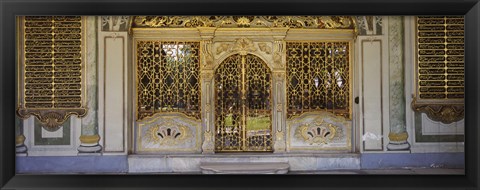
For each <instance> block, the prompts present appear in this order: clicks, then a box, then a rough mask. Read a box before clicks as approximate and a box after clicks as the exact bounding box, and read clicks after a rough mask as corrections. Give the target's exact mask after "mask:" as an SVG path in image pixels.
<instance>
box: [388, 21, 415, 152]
mask: <svg viewBox="0 0 480 190" xmlns="http://www.w3.org/2000/svg"><path fill="white" fill-rule="evenodd" d="M403 36H404V29H403V17H401V16H391V17H389V21H388V40H389V47H388V49H389V68H390V71H389V76H390V82H389V83H390V89H389V90H390V101H389V102H390V110H389V111H390V112H389V113H390V132H389V134H388V138H389V140H390V141H389V143H388V145H387V149H388V150H390V151H396V150H409V149H410V144H409V143H408V141H407V139H408V133H407V128H406V126H405V120H406V116H405V85H404V81H405V80H404V76H405V74H404V72H405V69H404V57H403V50H404V47H403V46H404V45H403V44H404V43H403V41H404V37H403Z"/></svg>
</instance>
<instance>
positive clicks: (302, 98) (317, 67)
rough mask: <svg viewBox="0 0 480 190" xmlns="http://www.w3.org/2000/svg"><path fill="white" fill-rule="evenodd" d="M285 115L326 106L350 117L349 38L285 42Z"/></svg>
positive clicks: (327, 108)
mask: <svg viewBox="0 0 480 190" xmlns="http://www.w3.org/2000/svg"><path fill="white" fill-rule="evenodd" d="M286 51H287V52H286V53H287V69H286V71H287V72H286V73H287V109H288V110H287V111H288V118H291V117H292V116H295V115H300V114H302V113H305V112H312V111H319V110H326V111H329V112H332V113H335V114H337V115H342V116H344V117H346V118H350V117H351V80H350V78H351V77H350V42H287V50H286Z"/></svg>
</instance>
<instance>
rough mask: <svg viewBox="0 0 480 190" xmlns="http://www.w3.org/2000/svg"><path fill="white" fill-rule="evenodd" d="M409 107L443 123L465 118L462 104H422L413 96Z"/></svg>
mask: <svg viewBox="0 0 480 190" xmlns="http://www.w3.org/2000/svg"><path fill="white" fill-rule="evenodd" d="M411 107H412V109H413V110H414V111H417V112H421V113H425V114H427V116H428V118H430V119H432V120H434V121H439V122H442V123H445V124H450V123H453V122H457V121H460V120H462V119H463V118H465V114H464V112H465V106H464V104H432V103H430V104H424V103H418V102H417V98H413V101H412V104H411Z"/></svg>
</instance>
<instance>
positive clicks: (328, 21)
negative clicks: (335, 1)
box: [132, 16, 355, 29]
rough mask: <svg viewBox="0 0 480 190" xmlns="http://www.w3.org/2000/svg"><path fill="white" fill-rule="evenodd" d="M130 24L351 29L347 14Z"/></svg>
mask: <svg viewBox="0 0 480 190" xmlns="http://www.w3.org/2000/svg"><path fill="white" fill-rule="evenodd" d="M132 27H133V28H195V27H225V28H265V27H267V28H278V27H289V28H310V29H355V20H354V18H353V17H351V16H136V17H134V18H133V22H132Z"/></svg>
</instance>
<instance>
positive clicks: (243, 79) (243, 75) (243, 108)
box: [242, 55, 247, 151]
mask: <svg viewBox="0 0 480 190" xmlns="http://www.w3.org/2000/svg"><path fill="white" fill-rule="evenodd" d="M245 62H246V60H245V55H242V133H243V137H242V142H243V146H242V150H244V151H245V150H246V149H247V144H246V141H247V128H246V127H247V126H246V122H247V119H246V99H247V98H246V89H245V71H246V69H245Z"/></svg>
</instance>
